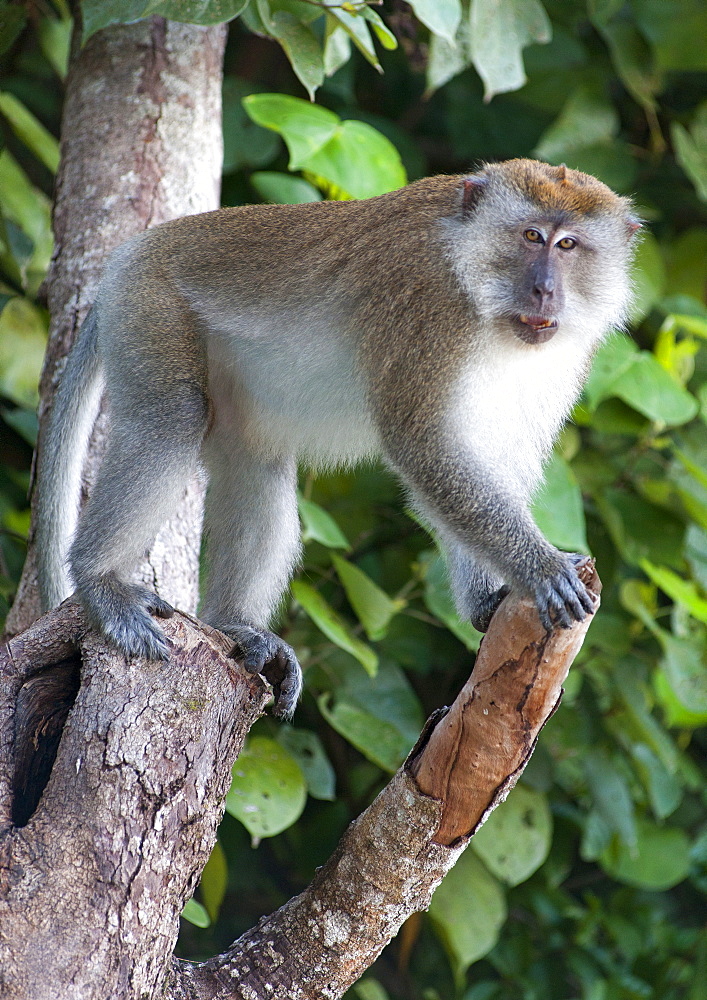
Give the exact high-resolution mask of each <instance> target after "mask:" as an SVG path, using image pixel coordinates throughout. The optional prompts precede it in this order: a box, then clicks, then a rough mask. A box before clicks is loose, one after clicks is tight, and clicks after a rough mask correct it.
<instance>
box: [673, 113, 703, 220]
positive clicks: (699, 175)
mask: <svg viewBox="0 0 707 1000" xmlns="http://www.w3.org/2000/svg"><path fill="white" fill-rule="evenodd" d="M672 136H673V143H674V145H675V155H676V157H677V161H678V163H679V164H680V166H681V167H682V168H683V170H684V171H685V173H686V174H687V176H688V177H689V178H690V180H691V181H692V183H693V184H694V185H695V190H696V191H697V195H698V197H699V198H700V199H701V200H702V201H707V101H704V102H703V103H702V104H701V105H700V107H699V109H698V111H697V114H696V115H695V120H694V122H693V124H692V127H691V128H690V131H689V132H688V131H687V129H685V128H683V126H682V125H679V124H678V123H677V122H675V123H673V126H672Z"/></svg>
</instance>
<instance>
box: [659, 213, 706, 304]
mask: <svg viewBox="0 0 707 1000" xmlns="http://www.w3.org/2000/svg"><path fill="white" fill-rule="evenodd" d="M666 269H667V279H666V285H667V287H668V288H669V289H670V292H671V294H672V295H674V296H679V295H690V296H691V297H692V298H693V299H695V300H698V301H699V300H701V299H702V298H703V297H704V290H705V288H707V228H704V227H702V226H693V227H692V228H690V229H687V230H686V231H685V232H682V233H681V234H680V235H679V236H678V237H677V239H676V240H675V241H674V242H673V243H671V244H670V245H669V246H668V247H667V252H666ZM700 304H701V303H700ZM702 308H704V306H702ZM670 311H671V312H673V311H677V310H673V309H671V310H670Z"/></svg>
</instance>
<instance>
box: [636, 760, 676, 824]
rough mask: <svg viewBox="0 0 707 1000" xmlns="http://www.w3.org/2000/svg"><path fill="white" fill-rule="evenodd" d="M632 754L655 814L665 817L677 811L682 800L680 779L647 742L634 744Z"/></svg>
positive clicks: (657, 816) (658, 816)
mask: <svg viewBox="0 0 707 1000" xmlns="http://www.w3.org/2000/svg"><path fill="white" fill-rule="evenodd" d="M631 754H632V756H633V759H634V762H635V765H636V769H637V771H638V772H639V774H640V775H641V779H642V781H643V784H644V785H645V787H646V789H647V791H648V796H649V798H650V802H651V808H652V810H653V814H654V816H655V817H656V819H665V818H666V817H667V816H670V815H671V814H672V813H674V812H675V810H676V809H677V807H678V806H679V805H680V802H681V800H682V788H681V787H680V781H679V780H678V778H677V776H676V775H675V774H671V772H670V771H669V770H668V769H667V768H666V767H665V765H664V764H663V762H662V761H661V760H660V758H659V757H658V756H657V755H656V754H654V753H653V751H652V750H651V749H650V747H647V746H646V745H645V743H637V744H634V746H632V747H631Z"/></svg>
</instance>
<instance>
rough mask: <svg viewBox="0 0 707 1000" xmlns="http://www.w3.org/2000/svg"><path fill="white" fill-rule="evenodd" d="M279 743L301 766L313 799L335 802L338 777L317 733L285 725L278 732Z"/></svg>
mask: <svg viewBox="0 0 707 1000" xmlns="http://www.w3.org/2000/svg"><path fill="white" fill-rule="evenodd" d="M277 742H278V743H280V744H282V746H283V747H284V748H285V749H286V750H287V752H288V753H289V754H291V755H292V757H294V759H295V760H296V761H297V763H298V764H299V766H300V768H301V769H302V774H303V775H304V777H305V781H306V782H307V791H308V792H309V794H310V795H311V796H312V798H314V799H324V800H326V801H330V802H333V801H334V799H335V798H336V795H335V785H336V775H335V774H334V768H333V767H332V766H331V762H330V761H329V758H328V757H327V755H326V752H325V750H324V747H323V746H322V743H321V740H320V739H319V737H318V736H317V735H316V733H313V732H310V730H309V729H295V728H294V727H293V726H285V725H283V726H281V727H280V728H279V729H278V731H277Z"/></svg>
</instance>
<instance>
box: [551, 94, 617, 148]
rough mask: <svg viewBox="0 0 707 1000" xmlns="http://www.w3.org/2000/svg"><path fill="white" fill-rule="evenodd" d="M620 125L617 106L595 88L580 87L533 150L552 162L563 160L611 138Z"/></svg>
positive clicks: (571, 95) (568, 99)
mask: <svg viewBox="0 0 707 1000" xmlns="http://www.w3.org/2000/svg"><path fill="white" fill-rule="evenodd" d="M618 129H619V116H618V113H617V111H616V109H615V108H614V106H613V105H612V104H610V103H609V101H607V99H606V98H605V97H604V96H603V95H602V94H600V93H597V92H596V91H595V90H593V89H592V88H590V87H578V88H577V89H576V90H575V91H573V93H572V94H570V96H569V97H568V98H567V101H566V102H565V105H564V107H563V108H562V111H561V112H560V114H559V115H558V116H557V118H556V119H555V121H554V122H553V123H552V125H550V127H549V128H547V129H546V130H545V132H543V134H542V136H541V138H540V142H539V143H538V144H537V146H536V147H535V149H534V151H533V153H534V155H535V156H537V157H538V159H541V160H547V161H548V162H549V163H561V162H563V161H565V160H568V159H571V158H572V155H573V154H574V153H575V152H576V151H577V150H579V149H583V148H585V147H586V146H592V145H595V144H596V143H603V142H608V141H611V140H612V139H613V138H614V136H615V135H616V133H617V132H618Z"/></svg>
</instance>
